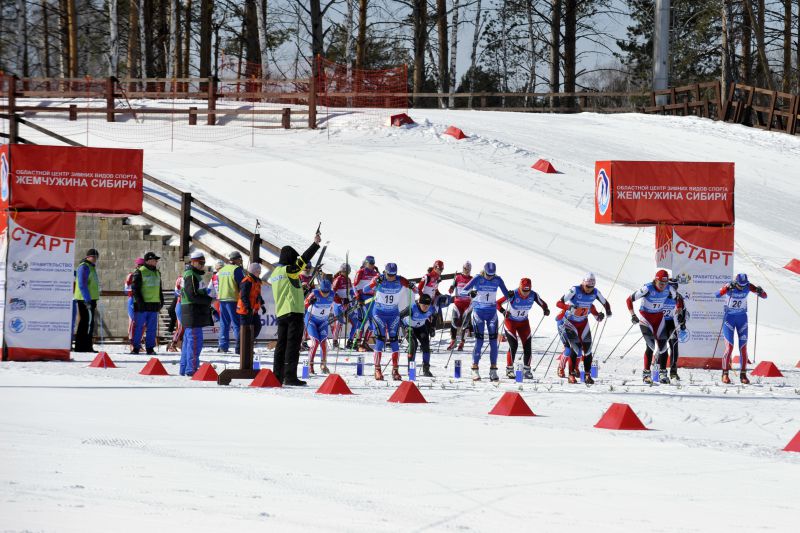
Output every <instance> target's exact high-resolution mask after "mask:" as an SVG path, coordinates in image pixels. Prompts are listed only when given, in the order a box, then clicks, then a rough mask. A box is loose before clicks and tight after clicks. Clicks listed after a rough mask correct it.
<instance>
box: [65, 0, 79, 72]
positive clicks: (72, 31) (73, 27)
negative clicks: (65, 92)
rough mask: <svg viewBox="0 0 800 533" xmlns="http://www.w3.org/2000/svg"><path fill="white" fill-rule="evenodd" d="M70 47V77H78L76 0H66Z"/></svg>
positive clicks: (68, 63) (68, 48) (68, 52)
mask: <svg viewBox="0 0 800 533" xmlns="http://www.w3.org/2000/svg"><path fill="white" fill-rule="evenodd" d="M66 8H67V32H68V37H67V38H68V47H67V50H68V51H67V54H68V55H67V57H68V58H69V60H68V61H67V65H68V69H69V77H70V78H77V77H78V11H77V10H76V9H75V0H66Z"/></svg>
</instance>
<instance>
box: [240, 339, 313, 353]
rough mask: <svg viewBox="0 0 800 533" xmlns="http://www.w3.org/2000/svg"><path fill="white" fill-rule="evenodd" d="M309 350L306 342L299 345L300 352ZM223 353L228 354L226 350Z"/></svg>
mask: <svg viewBox="0 0 800 533" xmlns="http://www.w3.org/2000/svg"><path fill="white" fill-rule="evenodd" d="M309 349H310V347H309V345H308V341H303V344H301V345H300V351H302V352H307V351H308V350H309ZM224 353H228V350H225V352H224Z"/></svg>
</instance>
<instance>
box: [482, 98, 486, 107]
mask: <svg viewBox="0 0 800 533" xmlns="http://www.w3.org/2000/svg"><path fill="white" fill-rule="evenodd" d="M481 107H486V96H481Z"/></svg>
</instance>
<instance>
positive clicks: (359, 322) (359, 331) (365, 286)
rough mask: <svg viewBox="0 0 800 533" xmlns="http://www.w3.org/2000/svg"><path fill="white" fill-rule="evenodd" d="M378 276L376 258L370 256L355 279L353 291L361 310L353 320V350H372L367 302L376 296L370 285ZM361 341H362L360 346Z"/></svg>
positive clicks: (351, 332) (351, 340)
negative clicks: (369, 340) (354, 323)
mask: <svg viewBox="0 0 800 533" xmlns="http://www.w3.org/2000/svg"><path fill="white" fill-rule="evenodd" d="M378 275H379V274H378V269H377V268H375V257H373V256H371V255H368V256H367V257H365V258H364V262H363V263H362V265H361V268H359V269H358V270H357V271H356V276H355V279H353V289H354V290H355V295H356V303H357V304H358V305H359V309H358V310H357V311H354V312H353V315H352V317H353V320H354V321H355V322H356V327H354V328H353V329H352V330H350V345H349V347H350V348H352V349H353V350H356V349H359V350H363V351H369V350H370V347H369V344H368V343H367V341H368V337H369V330H370V329H371V327H372V325H371V322H370V317H369V316H367V315H368V312H367V311H368V304H367V300H369V299H371V298H372V296H373V294H374V290H373V288H372V287H371V286H370V284H371V283H372V281H373V280H374V279H375V278H377V277H378ZM365 317H366V319H365ZM365 330H366V331H365ZM359 341H361V345H360V346H359V345H358V344H359Z"/></svg>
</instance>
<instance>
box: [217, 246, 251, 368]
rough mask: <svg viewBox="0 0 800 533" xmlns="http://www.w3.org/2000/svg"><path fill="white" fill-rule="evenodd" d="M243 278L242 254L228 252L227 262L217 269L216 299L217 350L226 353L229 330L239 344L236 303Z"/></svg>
mask: <svg viewBox="0 0 800 533" xmlns="http://www.w3.org/2000/svg"><path fill="white" fill-rule="evenodd" d="M242 279H244V269H243V268H242V254H240V253H239V252H236V251H234V252H231V253H230V254H228V264H227V265H225V266H224V267H222V268H221V269H219V270H218V271H217V284H218V286H217V287H216V289H217V299H219V351H220V352H222V353H226V352H227V351H228V347H229V346H230V330H231V327H233V336H234V338H235V339H236V344H237V351H238V344H239V315H238V314H237V313H236V304H237V302H238V301H239V284H240V283H241V282H242Z"/></svg>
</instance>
